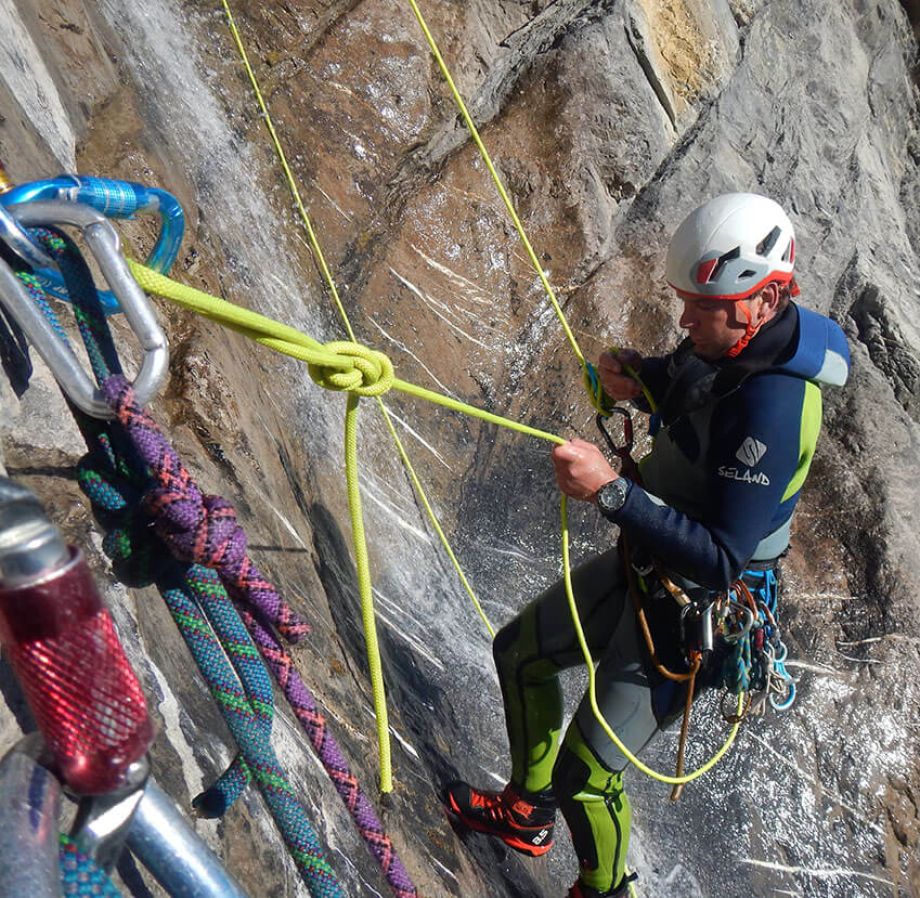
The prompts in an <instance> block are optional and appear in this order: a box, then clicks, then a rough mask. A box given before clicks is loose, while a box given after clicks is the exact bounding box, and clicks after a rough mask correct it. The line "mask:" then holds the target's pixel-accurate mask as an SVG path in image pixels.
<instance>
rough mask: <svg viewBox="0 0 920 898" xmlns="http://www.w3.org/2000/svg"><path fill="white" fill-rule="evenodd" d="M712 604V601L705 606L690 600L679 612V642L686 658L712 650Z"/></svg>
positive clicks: (703, 654) (704, 654)
mask: <svg viewBox="0 0 920 898" xmlns="http://www.w3.org/2000/svg"><path fill="white" fill-rule="evenodd" d="M712 606H713V603H712V602H708V603H707V604H706V605H705V606H703V605H700V604H699V603H697V602H691V603H690V604H689V605H684V607H683V609H682V610H681V612H680V636H681V644H682V645H683V648H684V654H685V655H686V656H687V658H688V659H689V658H690V657H691V656H692V655H694V654H699V655H702V656H704V657H705V656H706V654H707V653H708V652H711V651H712V646H713V628H712Z"/></svg>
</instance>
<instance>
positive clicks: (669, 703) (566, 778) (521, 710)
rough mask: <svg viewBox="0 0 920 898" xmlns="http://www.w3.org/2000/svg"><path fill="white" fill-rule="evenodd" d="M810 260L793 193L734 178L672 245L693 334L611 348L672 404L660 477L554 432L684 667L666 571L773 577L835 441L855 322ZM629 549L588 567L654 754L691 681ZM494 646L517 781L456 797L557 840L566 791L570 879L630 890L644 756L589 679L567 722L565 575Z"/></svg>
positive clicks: (562, 465)
mask: <svg viewBox="0 0 920 898" xmlns="http://www.w3.org/2000/svg"><path fill="white" fill-rule="evenodd" d="M794 262H795V240H794V234H793V228H792V223H791V222H790V220H789V218H788V217H787V215H786V214H785V212H784V211H783V210H782V208H781V207H780V206H779V205H778V204H777V203H776V202H774V201H773V200H771V199H768V198H766V197H762V196H758V195H754V194H746V193H734V194H728V195H724V196H719V197H717V198H715V199H712V200H710V201H709V202H707V203H705V204H704V205H702V206H700V207H699V208H698V209H696V210H695V211H693V212H692V213H691V214H690V215H689V216H688V217H687V218H686V219H685V220H684V221H683V223H682V224H681V225H680V226H679V227H678V229H677V231H676V233H675V234H674V237H673V239H672V241H671V244H670V247H669V249H668V254H667V281H668V284H669V285H670V286H671V287H672V288H673V289H674V290H675V291H676V293H677V296H678V298H679V300H680V301H681V303H682V306H683V309H682V314H681V317H680V326H681V327H682V328H684V329H685V330H686V331H687V337H686V338H685V339H684V340H683V342H682V343H681V344H680V345H679V346H678V347H677V349H676V350H675V351H674V352H672V353H671V354H670V355H668V356H666V357H663V358H644V359H643V358H642V357H641V356H640V355H639V354H638V353H637V352H635V351H633V350H625V351H620V352H616V353H614V352H608V353H604V354H603V355H602V356H601V359H600V361H599V365H598V371H599V376H600V380H601V383H602V385H603V387H604V390H605V392H606V393H607V394H608V395H609V396H610V397H612V398H613V399H615V400H617V401H627V400H631V401H633V402H634V404H635V405H637V406H638V407H639V408H641V409H643V410H645V411H650V410H651V409H650V408H649V407H648V402H647V400H646V399H645V398H644V393H643V391H642V389H641V388H640V381H641V384H642V385H644V386H645V388H646V389H647V390H648V391H649V394H650V396H651V398H652V399H653V400H654V403H655V405H656V406H657V414H656V417H657V418H658V419H659V420H660V429H659V430H658V432H657V434H656V435H655V438H654V444H653V448H652V450H651V452H650V453H649V454H648V455H647V456H646V457H645V458H644V459H643V460H642V464H641V480H642V484H641V485H640V484H639V483H638V482H635V481H634V480H630V479H628V478H627V477H625V476H618V475H617V474H616V473H615V471H614V470H613V468H612V467H611V465H610V464H609V463H608V461H607V459H606V458H605V456H604V455H603V453H602V452H601V451H600V450H599V449H598V448H597V447H596V446H594V445H593V444H591V443H588V442H586V441H583V440H572V441H571V442H568V443H566V444H565V445H563V446H557V447H556V448H555V449H554V450H553V465H554V468H555V473H556V479H557V482H558V485H559V488H560V489H561V490H562V492H564V493H565V494H566V495H567V496H569V497H571V498H573V499H577V500H582V501H586V502H593V503H594V504H595V505H596V506H597V508H598V510H599V511H600V513H601V514H602V515H603V516H604V517H605V518H606V519H608V520H609V521H610V522H611V523H614V524H617V525H618V526H619V528H620V532H621V536H622V539H623V541H624V542H625V543H626V544H627V545H628V547H629V553H630V554H629V559H630V562H631V567H632V569H633V570H635V571H637V572H638V574H637V575H638V576H639V577H640V578H641V580H642V583H643V584H644V588H645V591H646V593H647V596H648V600H647V601H646V602H645V612H646V616H647V618H648V620H649V625H650V628H651V631H652V635H653V640H654V647H655V650H656V653H657V655H658V658H659V660H661V661H662V662H663V663H664V664H665V666H666V667H667V668H669V669H670V670H671V671H687V669H688V655H687V652H686V646H685V639H686V633H685V632H683V631H682V621H681V609H680V607H679V605H678V603H677V602H676V601H675V600H674V599H673V598H672V595H671V594H670V593H668V592H665V591H664V590H663V589H661V588H660V584H661V583H662V582H663V578H665V577H666V578H667V579H669V580H671V581H673V582H674V583H676V584H677V585H678V586H679V587H680V589H681V590H682V591H683V593H684V594H685V595H686V596H687V597H689V598H690V599H692V600H693V602H694V607H701V608H705V607H707V606H708V605H709V604H710V603H711V600H712V598H713V597H714V596H715V595H716V594H717V593H719V592H720V591H724V590H726V589H728V588H729V586H730V584H732V583H733V582H734V581H736V580H738V579H739V578H741V577H744V578H745V582H748V579H749V578H753V579H750V583H751V588H752V589H756V588H757V587H756V582H757V581H756V578H757V577H758V576H760V577H762V576H763V572H764V571H774V570H775V569H776V566H777V564H778V559H779V557H780V556H781V555H783V554H784V553H785V551H786V549H787V547H788V544H789V530H790V522H791V518H792V513H793V510H794V508H795V505H796V502H797V500H798V497H799V495H800V491H801V488H802V484H803V482H804V480H805V477H806V475H807V473H808V469H809V465H810V463H811V459H812V456H813V454H814V451H815V445H816V442H817V438H818V432H819V429H820V424H821V386H824V385H837V386H839V385H842V384H843V383H844V382H845V380H846V377H847V373H848V366H849V353H848V350H847V344H846V339H845V337H844V334H843V332H842V331H841V330H840V328H839V327H838V326H837V325H836V324H835V323H834V322H832V321H831V320H829V319H828V318H826V317H824V316H823V315H819V314H817V313H815V312H812V311H809V310H807V309H805V308H803V307H802V306H800V305H797V304H796V303H795V302H793V301H792V297H793V296H796V295H798V287H797V285H796V282H795V278H794V274H793V270H794ZM634 375H635V376H634ZM622 558H623V554H622V553H621V552H620V551H618V550H617V549H611V550H609V551H606V552H604V553H602V554H600V555H598V556H596V557H594V558H593V559H591V560H589V561H588V562H586V563H585V564H583V565H582V566H580V567H579V568H577V569H576V570H575V571H574V572H573V584H574V593H575V597H576V603H577V606H578V612H579V615H580V618H581V621H582V623H583V626H584V630H585V636H586V639H587V641H588V645H589V647H590V649H591V651H592V653H595V658H597V659H599V665H598V668H597V680H596V693H597V700H598V704H599V707H600V710H601V712H602V714H603V716H604V717H605V718H606V720H607V722H608V723H609V724H610V726H611V727H612V728H613V730H614V731H615V732H616V733H617V734H618V736H619V737H620V738H621V739H622V740H623V742H624V744H625V745H626V747H627V748H628V749H629V750H630V751H631V752H633V753H634V754H635V753H638V752H640V751H641V750H642V749H644V748H645V747H646V746H647V745H648V743H649V742H650V741H651V740H652V738H653V737H654V736H655V735H656V733H657V732H659V731H660V730H661V728H662V727H664V726H666V725H667V724H669V723H670V722H671V721H672V720H673V719H674V718H675V717H676V716H677V714H678V713H679V711H680V709H681V707H682V705H683V704H684V699H685V690H686V689H687V688H688V687H686V686H685V685H683V684H677V683H674V682H671V681H670V680H667V679H665V678H664V677H662V676H661V675H660V673H659V672H658V671H657V670H656V669H655V668H654V666H653V665H652V664H651V658H650V652H649V649H648V647H647V645H646V643H645V640H644V639H643V637H642V636H640V635H639V632H638V626H637V615H636V612H635V610H634V606H633V602H632V600H631V598H630V596H629V594H628V585H627V581H628V579H629V578H628V577H627V571H626V569H625V566H624V562H623V560H622ZM716 642H717V643H718V642H719V639H718V637H717V638H716ZM493 651H494V657H495V663H496V666H497V669H498V676H499V681H500V684H501V690H502V698H503V702H504V710H505V718H506V724H507V730H508V739H509V744H510V753H511V776H510V779H509V782H508V784H507V786H506V787H505V788H504V790H502V791H501V792H489V791H484V790H481V789H477V788H474V787H472V786H470V785H468V784H466V783H462V782H456V783H452V784H450V785H449V786H448V787H447V789H446V791H445V796H444V798H445V802H446V804H447V807H448V809H449V810H450V811H451V812H452V813H453V814H455V815H456V817H458V818H459V820H460V821H461V822H462V823H463V824H465V825H466V826H468V827H470V828H472V829H474V830H477V831H480V832H484V833H487V834H489V835H493V836H496V837H497V838H499V839H501V840H502V841H504V842H505V843H506V844H507V845H509V846H511V847H512V848H515V849H517V850H518V851H521V852H523V853H525V854H528V855H531V856H539V855H542V854H544V853H545V852H547V851H548V850H549V849H550V847H551V846H552V844H553V827H554V824H555V819H556V811H557V809H558V810H560V811H561V812H562V814H563V817H564V818H565V821H566V823H567V824H568V826H569V829H570V831H571V836H572V841H573V843H574V846H575V850H576V852H577V855H578V858H579V865H580V872H579V878H578V880H577V881H576V883H575V885H574V886H573V887H572V889H571V891H570V892H569V898H598V896H623V895H626V893H627V888H628V882H629V880H630V879H631V878H632V877H631V876H629V875H627V872H626V849H627V845H628V840H629V829H630V806H629V801H628V799H627V796H626V794H625V792H624V787H623V772H624V770H625V768H626V766H627V760H626V758H625V757H624V755H623V754H622V753H621V752H620V751H619V750H618V749H617V748H616V746H615V745H614V744H613V743H612V742H611V741H610V740H609V739H608V737H607V736H606V734H605V733H604V731H603V730H602V728H601V726H600V724H599V723H598V721H597V720H596V719H595V716H594V714H593V712H592V709H591V707H590V703H589V701H588V697H587V696H585V698H584V699H583V700H582V702H581V704H580V705H579V707H578V709H577V711H576V713H575V716H574V719H573V721H572V722H571V724H570V725H569V726H568V729H567V730H566V731H565V734H564V737H563V736H562V732H563V725H562V724H563V708H562V693H561V691H560V686H559V676H558V675H559V672H560V671H561V670H563V669H564V668H568V667H572V666H575V665H578V664H581V663H582V661H583V658H582V653H581V650H580V648H579V645H578V643H577V641H576V636H575V633H574V627H573V624H572V621H571V616H570V613H569V609H568V605H567V601H566V595H565V589H564V585H563V584H562V583H561V582H560V583H558V584H556V585H555V586H553V587H551V588H550V589H548V590H547V591H546V592H545V593H543V594H542V595H541V596H539V597H538V598H537V599H535V600H534V601H533V602H532V603H531V604H530V605H528V606H527V607H526V608H525V609H524V610H523V611H522V612H521V613H520V614H519V615H518V616H517V617H516V618H514V619H513V620H512V621H511V622H510V623H509V624H507V625H506V626H505V627H504V628H503V629H502V630H501V631H500V632H499V633H498V635H497V636H496V638H495V642H494V646H493ZM718 657H719V650H718V645H717V646H716V650H715V651H714V652H712V653H711V654H710V666H709V667H707V669H706V670H705V671H704V672H703V673H702V674H701V676H700V677H698V679H697V692H699V691H700V690H701V689H702V688H705V687H707V686H711V685H714V683H715V682H716V680H717V675H716V671H715V668H717V667H718V664H717V663H716V661H715V660H714V659H717V658H718ZM710 667H711V668H712V670H710Z"/></svg>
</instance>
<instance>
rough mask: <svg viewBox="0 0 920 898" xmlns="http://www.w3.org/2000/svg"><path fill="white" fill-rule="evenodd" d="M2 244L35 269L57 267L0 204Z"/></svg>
mask: <svg viewBox="0 0 920 898" xmlns="http://www.w3.org/2000/svg"><path fill="white" fill-rule="evenodd" d="M0 242H3V243H5V244H6V245H7V246H8V247H9V248H10V249H11V250H12V251H13V252H14V253H16V255H17V256H19V258H20V259H22V260H23V262H26V263H27V264H29V265H31V266H32V267H33V268H54V267H55V265H54V259H52V258H51V256H49V255H48V254H47V253H46V252H45V251H44V250H43V249H42V248H41V247H40V246H39V245H38V244H37V243H36V242H35V240H34V239H33V238H32V235H31V234H29V232H28V231H27V230H26V229H25V228H24V227H23V226H22V225H21V224H20V223H19V222H18V221H17V220H16V218H15V217H14V216H13V214H12V213H11V212H9V211H8V210H7V209H6V207H5V206H3V205H2V204H0Z"/></svg>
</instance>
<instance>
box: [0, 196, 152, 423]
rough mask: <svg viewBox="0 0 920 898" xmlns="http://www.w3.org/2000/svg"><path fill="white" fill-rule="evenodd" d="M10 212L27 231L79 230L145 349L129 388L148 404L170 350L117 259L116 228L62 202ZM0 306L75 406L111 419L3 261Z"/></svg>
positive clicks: (98, 216) (85, 209) (124, 265)
mask: <svg viewBox="0 0 920 898" xmlns="http://www.w3.org/2000/svg"><path fill="white" fill-rule="evenodd" d="M10 211H11V212H12V213H13V215H14V216H15V217H16V219H17V220H18V221H19V223H20V224H22V225H25V226H27V227H34V226H38V225H72V226H74V227H77V228H79V229H80V231H81V233H82V235H83V239H84V240H85V241H86V244H87V245H88V246H89V248H90V250H91V251H92V253H93V257H94V259H95V260H96V262H97V263H98V265H99V268H100V270H101V271H102V274H103V276H104V277H105V279H106V281H107V283H108V285H109V286H110V287H111V288H112V291H113V293H114V294H115V295H116V296H117V297H118V300H119V304H120V306H121V308H122V309H123V310H124V313H125V317H126V318H127V319H128V323H129V324H130V325H131V328H132V330H133V331H134V333H135V335H136V336H137V339H138V342H139V343H140V346H141V348H142V349H143V351H144V358H143V361H142V363H141V367H140V371H139V372H138V374H137V377H136V378H135V380H134V384H133V386H134V392H135V395H136V396H137V400H138V403H139V404H140V405H145V404H146V403H148V402H149V401H150V399H151V398H152V397H153V396H154V395H155V394H156V393H157V391H158V390H159V388H160V386H161V384H162V383H163V380H164V378H165V376H166V372H167V366H168V364H169V348H168V344H167V341H166V335H165V334H164V333H163V331H162V330H161V329H160V326H159V324H158V323H157V320H156V316H155V315H154V313H153V309H152V308H151V306H150V304H149V303H148V301H147V297H146V296H145V295H144V291H143V290H141V288H140V287H139V286H138V284H137V281H135V280H134V278H133V277H132V276H131V272H130V271H129V269H128V265H127V263H126V262H125V260H124V258H123V257H122V255H121V252H120V249H119V241H118V234H117V233H116V231H115V229H114V228H113V227H112V225H111V224H110V223H109V222H108V220H107V219H106V218H105V216H103V215H102V214H101V213H100V212H97V211H95V210H94V209H91V208H90V207H89V206H83V205H79V204H74V203H68V202H65V201H63V200H47V201H43V202H37V203H29V204H25V205H15V206H11V207H10ZM0 302H2V303H3V305H4V306H5V307H6V308H7V310H8V311H9V312H10V314H11V315H12V316H13V317H14V318H15V319H16V321H17V322H18V324H19V326H20V327H21V328H22V329H23V331H24V332H25V334H26V336H27V337H28V338H29V341H30V342H31V343H32V344H33V346H35V348H36V349H37V350H38V352H39V354H40V355H41V356H42V358H43V359H44V360H45V362H46V363H47V364H48V367H49V368H50V369H51V371H52V373H53V374H54V376H55V378H56V379H57V381H58V383H60V385H61V387H62V389H63V390H64V392H66V393H67V395H68V396H69V397H70V398H71V400H73V402H74V404H75V405H76V406H78V407H79V408H80V409H81V410H82V411H84V412H86V414H88V415H91V416H92V417H94V418H102V419H109V418H112V417H113V416H114V413H113V412H112V410H111V409H110V408H109V406H108V403H107V402H106V401H105V400H104V399H103V397H102V393H101V392H100V391H99V390H98V389H97V388H96V387H95V386H94V385H93V382H92V379H91V378H90V376H89V375H88V374H87V373H86V371H84V369H83V367H82V366H81V364H80V362H79V361H78V359H77V357H76V355H75V354H74V352H73V350H72V349H71V348H70V347H69V346H68V345H67V344H66V343H65V342H64V341H63V340H61V339H60V337H59V336H58V335H57V334H55V332H54V330H53V329H52V327H51V325H50V324H49V323H48V321H47V320H46V319H45V317H44V316H43V315H42V313H41V312H40V311H39V309H37V308H36V307H35V304H34V303H33V301H32V300H31V298H30V297H29V295H28V293H27V292H26V290H25V288H24V287H23V286H22V284H21V282H20V281H19V279H18V278H17V277H16V275H15V274H13V271H12V269H11V268H10V267H9V266H8V265H7V264H6V263H5V262H3V260H0Z"/></svg>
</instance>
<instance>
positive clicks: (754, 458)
mask: <svg viewBox="0 0 920 898" xmlns="http://www.w3.org/2000/svg"><path fill="white" fill-rule="evenodd" d="M766 453H767V447H766V445H765V444H764V443H761V442H760V440H755V439H754V437H745V438H744V442H743V443H742V444H741V445H740V446H739V447H738V450H737V451H736V452H735V458H737V459H738V461H740V462H741V463H742V464H745V465H747V466H748V467H749V468H753V467H754V465H756V464H757V462H759V461H760V460H761V459H762V458H763V457H764V455H766Z"/></svg>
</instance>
